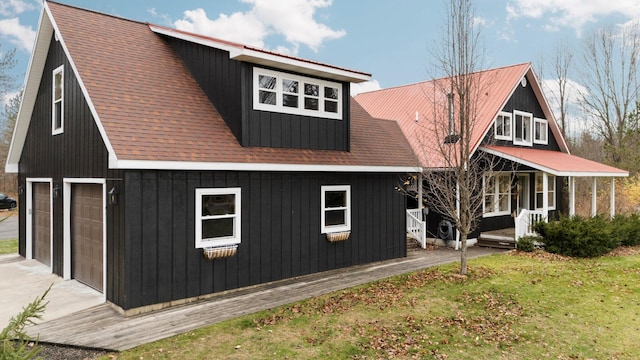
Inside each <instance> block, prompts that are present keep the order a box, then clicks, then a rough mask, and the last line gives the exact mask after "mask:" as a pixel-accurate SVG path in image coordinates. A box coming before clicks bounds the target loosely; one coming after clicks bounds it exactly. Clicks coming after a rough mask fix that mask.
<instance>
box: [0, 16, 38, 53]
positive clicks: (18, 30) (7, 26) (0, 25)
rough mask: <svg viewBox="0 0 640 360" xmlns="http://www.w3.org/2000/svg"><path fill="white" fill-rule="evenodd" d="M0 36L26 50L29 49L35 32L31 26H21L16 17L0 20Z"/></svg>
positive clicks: (28, 50) (34, 37)
mask: <svg viewBox="0 0 640 360" xmlns="http://www.w3.org/2000/svg"><path fill="white" fill-rule="evenodd" d="M0 36H1V37H3V38H6V39H8V40H9V42H11V43H12V44H14V45H16V46H18V48H20V49H22V50H26V51H27V52H30V51H31V48H32V47H33V42H34V41H35V39H36V32H35V31H34V30H33V29H32V28H31V26H23V25H21V24H20V20H19V19H18V18H12V19H3V20H0Z"/></svg>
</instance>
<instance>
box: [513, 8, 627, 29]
mask: <svg viewBox="0 0 640 360" xmlns="http://www.w3.org/2000/svg"><path fill="white" fill-rule="evenodd" d="M507 14H508V19H518V18H532V19H546V20H547V24H546V25H544V28H545V29H547V30H549V31H557V29H558V28H560V27H568V28H573V29H574V30H575V31H576V33H577V34H578V35H580V34H581V32H582V29H583V27H584V26H585V25H587V24H589V23H592V22H595V21H597V20H598V18H601V17H605V16H611V15H619V16H622V17H623V18H627V19H629V18H637V17H640V2H638V1H637V0H615V1H612V0H537V1H531V0H511V1H510V2H509V3H508V4H507Z"/></svg>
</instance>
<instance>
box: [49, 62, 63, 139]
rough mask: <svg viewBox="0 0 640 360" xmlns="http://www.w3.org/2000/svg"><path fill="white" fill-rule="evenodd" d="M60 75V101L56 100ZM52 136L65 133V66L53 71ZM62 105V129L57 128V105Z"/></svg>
mask: <svg viewBox="0 0 640 360" xmlns="http://www.w3.org/2000/svg"><path fill="white" fill-rule="evenodd" d="M58 74H60V91H61V93H60V99H56V76H57V75H58ZM51 83H52V84H51V135H58V134H62V133H63V132H64V65H60V66H58V67H57V68H55V69H54V70H53V74H52V77H51ZM57 103H60V127H56V104H57Z"/></svg>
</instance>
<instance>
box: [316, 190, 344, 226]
mask: <svg viewBox="0 0 640 360" xmlns="http://www.w3.org/2000/svg"><path fill="white" fill-rule="evenodd" d="M329 191H344V192H346V196H347V206H344V207H334V208H327V207H326V205H325V200H326V196H325V195H326V193H327V192H329ZM320 196H321V209H320V210H321V211H320V213H321V214H320V216H321V219H320V222H321V227H320V228H321V232H322V233H323V234H329V233H334V232H343V231H351V185H325V186H322V187H321V194H320ZM329 210H331V211H335V210H344V212H345V214H344V220H345V224H342V225H326V224H325V219H326V217H325V212H327V211H329Z"/></svg>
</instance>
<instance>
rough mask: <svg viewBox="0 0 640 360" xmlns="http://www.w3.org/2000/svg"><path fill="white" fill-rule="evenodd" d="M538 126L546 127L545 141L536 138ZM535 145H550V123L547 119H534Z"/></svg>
mask: <svg viewBox="0 0 640 360" xmlns="http://www.w3.org/2000/svg"><path fill="white" fill-rule="evenodd" d="M538 124H541V125H544V130H543V131H544V139H538V138H537V137H536V127H537V126H538ZM533 143H534V144H543V145H547V144H549V122H548V121H547V119H540V118H535V117H534V118H533Z"/></svg>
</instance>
